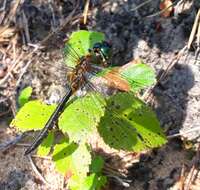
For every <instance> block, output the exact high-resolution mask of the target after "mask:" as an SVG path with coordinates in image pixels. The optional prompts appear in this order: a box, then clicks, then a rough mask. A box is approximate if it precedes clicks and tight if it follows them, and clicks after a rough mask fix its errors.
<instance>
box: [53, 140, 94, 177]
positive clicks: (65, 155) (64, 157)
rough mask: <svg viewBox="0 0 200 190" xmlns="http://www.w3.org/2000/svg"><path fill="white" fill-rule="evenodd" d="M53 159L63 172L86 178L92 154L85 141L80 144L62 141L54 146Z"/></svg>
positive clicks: (58, 168) (57, 167)
mask: <svg viewBox="0 0 200 190" xmlns="http://www.w3.org/2000/svg"><path fill="white" fill-rule="evenodd" d="M53 161H54V162H55V165H56V169H57V170H58V171H59V172H60V173H61V174H63V175H66V174H67V173H71V175H72V176H78V178H79V177H80V178H85V177H86V176H87V173H88V172H89V165H90V163H91V155H90V152H89V150H88V147H87V146H86V145H85V144H84V143H82V144H79V145H78V144H75V143H68V142H66V141H62V142H61V143H60V144H57V145H55V147H54V152H53Z"/></svg>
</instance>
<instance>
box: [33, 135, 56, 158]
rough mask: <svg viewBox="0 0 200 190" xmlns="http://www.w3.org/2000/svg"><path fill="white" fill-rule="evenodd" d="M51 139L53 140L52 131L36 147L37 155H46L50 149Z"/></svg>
mask: <svg viewBox="0 0 200 190" xmlns="http://www.w3.org/2000/svg"><path fill="white" fill-rule="evenodd" d="M53 141H54V133H53V132H50V133H49V134H48V136H47V137H46V138H45V139H44V140H43V142H42V144H41V145H40V146H39V147H38V150H37V155H39V156H47V155H48V154H49V152H50V150H51V146H52V144H53Z"/></svg>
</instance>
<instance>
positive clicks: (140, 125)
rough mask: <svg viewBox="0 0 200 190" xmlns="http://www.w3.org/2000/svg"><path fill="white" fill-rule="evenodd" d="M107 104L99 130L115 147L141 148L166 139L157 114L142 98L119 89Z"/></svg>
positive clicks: (137, 149) (151, 146) (139, 149)
mask: <svg viewBox="0 0 200 190" xmlns="http://www.w3.org/2000/svg"><path fill="white" fill-rule="evenodd" d="M107 106H108V108H109V110H108V109H107V110H106V112H105V114H104V116H103V117H102V118H101V121H100V124H99V126H98V131H99V133H100V135H101V136H102V137H103V139H104V141H105V143H107V144H108V145H110V146H111V147H113V148H115V149H123V150H130V151H136V152H139V151H142V150H145V149H149V148H154V147H158V146H161V145H163V144H165V143H166V138H165V136H164V134H163V132H162V129H161V128H160V126H159V122H158V120H157V118H156V115H155V114H154V112H153V111H152V110H151V109H150V108H149V107H148V106H147V105H145V104H144V103H143V102H142V101H141V100H139V99H138V98H136V97H134V96H133V95H131V94H129V93H118V94H117V95H114V96H112V97H111V98H109V99H108V101H107ZM111 110H112V111H111Z"/></svg>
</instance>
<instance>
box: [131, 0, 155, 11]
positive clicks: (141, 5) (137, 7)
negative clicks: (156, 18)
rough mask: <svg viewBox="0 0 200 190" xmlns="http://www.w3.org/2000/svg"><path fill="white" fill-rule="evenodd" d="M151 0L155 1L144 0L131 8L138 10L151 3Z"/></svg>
mask: <svg viewBox="0 0 200 190" xmlns="http://www.w3.org/2000/svg"><path fill="white" fill-rule="evenodd" d="M151 1H153V0H147V1H145V2H143V3H141V4H139V5H138V6H136V7H135V8H133V9H131V11H136V10H138V9H140V8H141V7H143V6H145V5H146V4H148V3H150V2H151Z"/></svg>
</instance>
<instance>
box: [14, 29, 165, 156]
mask: <svg viewBox="0 0 200 190" xmlns="http://www.w3.org/2000/svg"><path fill="white" fill-rule="evenodd" d="M79 33H81V34H82V35H81V37H80V36H79ZM76 34H77V35H74V36H76V37H77V36H78V37H77V38H72V37H71V40H70V39H69V41H68V42H69V43H67V44H66V48H65V50H64V51H65V53H66V54H67V56H66V58H67V60H66V61H67V64H66V67H67V69H68V73H67V77H68V81H69V85H68V86H69V87H68V90H67V92H66V94H65V95H64V96H63V98H62V99H61V100H60V102H59V103H58V105H57V107H56V108H55V110H54V111H53V113H52V115H51V116H50V117H49V119H48V121H47V122H46V124H45V125H44V127H43V128H42V130H41V131H40V132H39V134H38V136H36V138H35V140H34V141H33V143H32V144H31V145H30V146H29V147H28V148H27V149H26V151H25V155H27V154H30V153H31V152H32V151H33V150H35V149H36V148H37V147H38V146H39V145H40V144H41V143H42V141H43V140H44V139H45V138H46V137H47V135H48V134H49V132H50V131H51V130H52V129H53V127H54V126H55V125H56V124H57V121H59V119H60V117H62V115H61V114H62V113H63V111H64V110H65V109H68V110H69V108H70V107H68V105H69V106H70V103H69V101H70V99H71V98H72V97H74V96H76V93H77V92H78V91H79V90H82V88H84V87H89V88H90V89H91V90H92V91H96V92H99V91H100V93H101V94H103V95H106V94H105V93H104V92H101V90H102V89H99V88H98V87H99V86H98V85H95V84H94V83H93V81H92V80H93V79H94V78H97V79H100V80H101V81H100V84H103V85H104V86H106V87H107V88H108V89H114V90H116V91H121V92H128V93H129V92H133V93H132V94H134V93H135V92H137V91H138V90H141V89H143V88H144V87H148V86H150V85H152V84H153V83H154V82H155V74H154V72H153V71H152V69H151V68H150V67H148V66H147V65H145V64H144V63H142V62H141V61H140V60H139V61H135V60H134V61H130V62H129V63H127V64H125V65H123V66H121V67H117V66H116V67H113V66H112V64H111V57H112V46H111V44H110V43H109V42H107V41H105V39H104V37H102V35H99V33H98V32H96V33H95V32H89V31H79V32H77V33H76ZM101 34H102V33H101ZM72 35H73V34H72ZM89 36H90V37H89ZM82 38H87V39H88V40H87V42H89V43H90V45H88V44H85V43H83V42H84V40H82ZM70 42H71V43H70ZM72 42H73V44H72ZM82 46H84V48H83V47H82ZM82 49H87V50H86V51H85V52H83V51H82ZM63 70H64V69H63ZM91 76H92V77H91ZM104 86H103V88H104ZM106 87H105V88H106ZM86 94H87V93H86ZM123 95H124V96H123V97H122V95H120V94H119V96H118V97H116V99H115V98H114V99H112V98H113V97H111V99H110V100H111V101H110V103H109V101H108V106H107V105H105V104H107V102H106V103H105V102H100V101H101V98H98V96H96V97H95V99H94V101H95V100H97V101H99V103H100V105H102V103H105V104H104V105H103V106H104V107H106V108H105V114H104V119H105V120H102V121H106V122H108V127H106V128H103V130H109V131H107V132H106V133H104V131H102V135H105V136H104V137H107V135H106V134H107V133H108V134H109V133H110V134H112V135H110V136H109V137H113V138H112V139H110V138H109V139H107V140H108V141H107V142H108V143H109V144H110V145H111V146H115V147H116V148H124V147H125V148H127V147H128V149H132V147H133V145H135V143H136V142H137V146H136V150H142V149H144V148H146V147H153V146H155V147H156V146H158V145H159V143H157V142H161V141H162V142H163V143H164V140H163V139H164V137H163V136H162V135H160V134H161V133H160V128H159V126H158V123H157V121H156V118H155V116H154V115H153V114H152V112H151V111H150V110H149V109H148V108H146V106H145V105H144V103H143V102H141V101H140V100H138V99H137V98H134V97H133V96H132V95H131V96H129V95H127V94H126V93H124V94H123ZM117 98H118V99H117ZM113 100H114V101H115V102H114V104H113ZM118 100H120V103H119V101H118ZM116 102H118V103H117V104H118V105H119V104H121V108H124V110H123V109H118V107H119V106H116V105H117V104H115V103H116ZM67 103H69V104H67ZM94 103H95V104H94V105H95V106H93V108H94V107H95V109H98V110H99V111H100V110H101V107H98V106H96V105H97V104H96V103H97V102H94ZM86 109H87V108H86ZM135 109H137V112H135V111H134V110H135ZM142 109H144V111H143V110H142ZM123 111H125V112H126V113H124V112H123ZM119 112H120V113H119ZM119 114H121V115H119ZM122 114H123V117H122ZM86 115H87V114H86ZM68 116H69V117H70V115H68ZM107 116H109V117H110V116H111V117H113V118H109V117H107ZM134 119H135V120H137V122H136V123H135V122H134V121H133V120H134ZM147 120H148V121H147ZM150 120H151V122H152V121H155V123H154V125H153V126H152V128H150V129H149V130H150V131H149V130H148V133H147V132H146V131H145V130H143V128H141V125H144V126H146V125H147V124H148V123H149V121H150ZM113 121H114V122H113ZM138 122H139V123H138ZM95 124H96V123H95ZM101 124H102V125H104V122H102V123H101ZM13 125H14V124H13ZM102 125H101V126H102ZM106 125H107V124H106ZM114 125H115V126H114ZM114 127H115V128H114ZM101 129H102V128H101ZM144 129H145V128H144ZM103 133H104V134H103ZM117 135H118V136H119V137H116V136H117ZM127 135H128V136H127ZM128 137H129V138H128ZM152 137H153V138H152ZM122 138H124V139H122ZM119 139H120V141H119ZM145 139H148V140H145ZM156 139H157V140H158V141H156ZM118 141H119V142H118ZM127 142H128V143H127ZM113 143H114V144H113Z"/></svg>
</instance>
